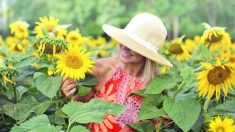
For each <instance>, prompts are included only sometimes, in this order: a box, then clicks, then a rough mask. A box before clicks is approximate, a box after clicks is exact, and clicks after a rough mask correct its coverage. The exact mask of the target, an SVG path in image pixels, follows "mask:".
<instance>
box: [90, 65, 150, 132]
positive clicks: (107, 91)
mask: <svg viewBox="0 0 235 132" xmlns="http://www.w3.org/2000/svg"><path fill="white" fill-rule="evenodd" d="M146 86H147V83H146V82H144V81H141V80H139V79H137V78H135V77H133V76H130V75H129V74H127V73H125V72H124V71H123V69H122V68H120V67H119V68H118V69H117V71H116V72H115V74H114V75H113V76H112V78H111V79H109V80H108V81H107V83H106V84H105V87H103V88H101V89H100V90H99V91H97V92H96V94H95V98H98V99H102V100H106V101H109V102H115V103H118V104H123V105H126V106H127V109H126V110H125V111H124V112H123V113H122V114H121V115H119V116H117V117H116V116H113V115H105V116H104V121H103V122H102V123H91V124H90V129H91V131H92V132H132V131H133V130H132V129H131V128H129V127H128V126H127V125H125V124H128V123H131V122H136V121H137V117H138V113H139V110H140V107H141V103H142V100H143V97H141V96H137V95H132V96H129V95H130V93H132V92H134V91H136V90H141V89H144V88H145V87H146ZM128 96H129V97H128Z"/></svg>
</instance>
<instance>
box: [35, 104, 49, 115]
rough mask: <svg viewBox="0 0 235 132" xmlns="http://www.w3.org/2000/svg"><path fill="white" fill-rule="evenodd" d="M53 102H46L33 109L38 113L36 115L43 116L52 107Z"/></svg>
mask: <svg viewBox="0 0 235 132" xmlns="http://www.w3.org/2000/svg"><path fill="white" fill-rule="evenodd" d="M51 103H52V102H51V101H44V102H41V103H39V104H38V105H36V106H35V107H33V109H32V110H33V111H34V112H35V113H36V115H41V114H43V113H44V112H45V111H46V110H47V109H48V107H49V106H50V105H51Z"/></svg>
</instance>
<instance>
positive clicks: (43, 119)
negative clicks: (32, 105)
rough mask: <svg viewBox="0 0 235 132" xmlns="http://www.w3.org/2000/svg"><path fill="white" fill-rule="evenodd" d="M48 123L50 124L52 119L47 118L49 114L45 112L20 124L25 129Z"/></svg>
mask: <svg viewBox="0 0 235 132" xmlns="http://www.w3.org/2000/svg"><path fill="white" fill-rule="evenodd" d="M48 124H50V121H49V119H48V118H47V116H46V115H44V114H43V115H39V116H35V117H33V118H31V119H29V120H27V121H26V122H24V123H22V124H20V127H21V128H23V129H34V128H36V127H38V126H40V125H48Z"/></svg>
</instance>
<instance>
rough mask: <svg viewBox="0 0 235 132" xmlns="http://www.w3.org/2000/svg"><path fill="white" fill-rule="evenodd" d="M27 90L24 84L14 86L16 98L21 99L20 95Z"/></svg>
mask: <svg viewBox="0 0 235 132" xmlns="http://www.w3.org/2000/svg"><path fill="white" fill-rule="evenodd" d="M27 91H28V89H27V88H26V87H24V86H18V87H16V94H17V100H21V97H22V95H23V94H24V93H25V92H27Z"/></svg>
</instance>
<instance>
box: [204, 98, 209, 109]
mask: <svg viewBox="0 0 235 132" xmlns="http://www.w3.org/2000/svg"><path fill="white" fill-rule="evenodd" d="M209 104H210V99H209V98H207V99H206V101H205V103H204V106H203V110H204V112H207V109H208V106H209Z"/></svg>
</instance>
